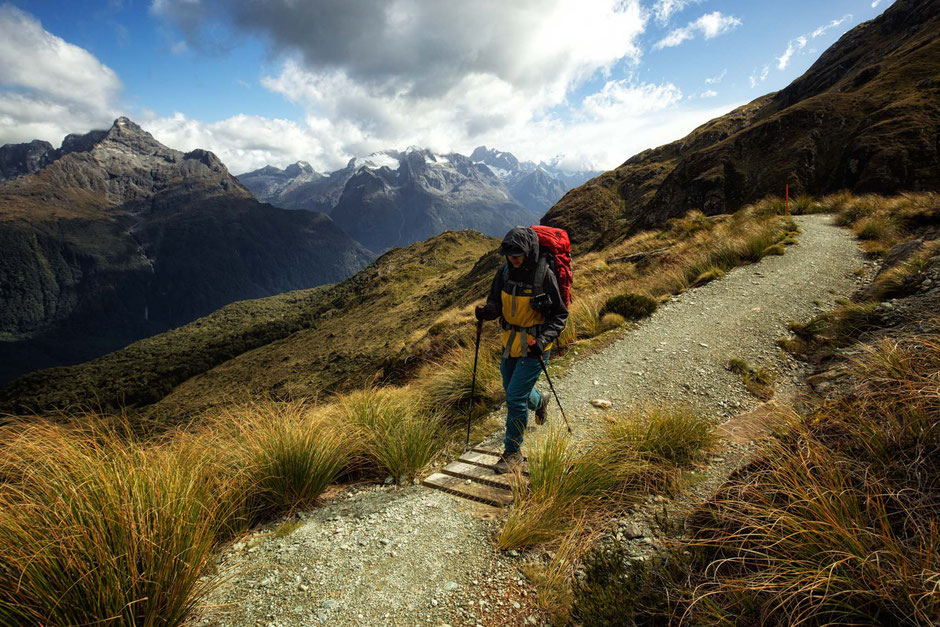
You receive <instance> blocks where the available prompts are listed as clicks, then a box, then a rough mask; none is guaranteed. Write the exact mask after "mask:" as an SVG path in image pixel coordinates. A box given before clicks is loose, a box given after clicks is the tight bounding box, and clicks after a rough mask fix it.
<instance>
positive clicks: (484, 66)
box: [151, 0, 648, 168]
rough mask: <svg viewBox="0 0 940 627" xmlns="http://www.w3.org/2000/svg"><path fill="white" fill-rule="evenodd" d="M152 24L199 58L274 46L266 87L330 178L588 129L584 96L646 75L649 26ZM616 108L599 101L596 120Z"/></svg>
mask: <svg viewBox="0 0 940 627" xmlns="http://www.w3.org/2000/svg"><path fill="white" fill-rule="evenodd" d="M151 12H152V13H153V14H154V15H157V16H160V17H161V18H163V19H164V20H166V21H168V22H169V23H170V24H172V25H174V26H175V27H176V28H177V29H178V31H179V34H180V35H182V37H183V40H184V41H187V42H189V44H190V48H191V49H193V50H198V49H200V48H199V46H200V45H201V44H200V41H201V40H204V39H207V38H210V39H211V38H212V37H213V36H216V35H217V34H218V33H220V32H222V33H224V32H226V31H229V32H231V33H233V34H234V36H237V37H244V36H245V35H246V34H247V35H249V36H258V37H261V38H262V39H263V41H265V42H267V44H268V46H269V48H270V52H271V58H272V64H271V67H273V68H274V69H273V70H271V71H268V73H267V75H265V76H262V78H261V80H260V84H261V85H262V86H263V87H264V88H265V89H268V90H269V91H271V92H273V93H276V94H279V95H281V96H283V97H284V98H285V99H287V100H288V101H290V102H292V103H294V104H296V105H297V106H298V107H300V108H301V109H302V110H303V111H304V113H305V117H304V122H303V126H304V128H305V129H306V132H308V133H310V134H312V135H313V136H315V137H316V138H317V141H318V142H320V145H321V149H322V150H321V151H320V152H319V156H320V163H321V166H320V167H328V168H335V167H339V166H341V165H345V162H346V161H347V160H348V159H349V157H350V156H355V155H362V154H368V152H371V151H373V150H377V149H383V148H389V147H401V146H402V142H404V145H405V146H407V145H408V144H411V143H417V144H420V145H425V146H428V147H430V148H433V149H441V150H449V149H452V148H453V147H455V146H465V147H466V146H469V148H470V149H472V148H473V147H474V145H476V143H484V142H483V141H482V138H490V140H492V138H493V137H497V138H498V137H502V136H504V135H505V133H511V132H520V133H521V131H520V129H522V128H523V127H527V126H529V125H533V124H539V123H541V124H548V125H549V126H552V127H554V124H555V123H556V122H557V123H558V124H559V125H561V126H563V125H564V124H563V123H562V122H560V121H558V119H560V118H558V116H561V118H564V117H567V116H572V115H589V114H588V113H587V112H586V111H578V107H580V105H581V103H580V100H581V99H582V98H583V96H582V95H578V96H576V95H575V94H576V93H577V90H578V89H579V88H580V87H582V86H583V85H585V84H586V82H587V81H588V79H591V78H595V79H596V78H601V79H606V78H607V77H609V75H610V73H611V72H612V71H613V70H614V69H615V66H616V68H623V67H624V66H625V67H628V68H629V67H630V66H632V65H635V64H637V63H638V62H639V60H640V57H641V51H640V48H639V46H638V44H637V40H638V37H639V35H640V34H641V33H642V32H643V31H644V29H645V26H646V20H647V19H648V18H647V16H646V13H645V12H644V11H643V10H642V8H641V6H640V2H639V0H598V1H595V2H591V3H583V2H580V1H579V0H518V1H515V2H504V1H503V0H479V1H478V2H469V3H468V2H459V3H458V2H440V0H390V1H389V2H387V3H384V4H380V5H376V4H375V3H362V2H347V1H346V0H321V1H318V2H296V1H293V0H271V1H269V2H265V3H259V2H257V1H256V0H231V1H228V2H222V1H221V0H155V1H154V2H153V4H152V5H151ZM207 33H209V34H208V35H207ZM213 33H214V34H215V35H212V34H213ZM621 88H622V89H625V87H623V86H621ZM615 96H616V93H615V88H613V87H611V88H608V91H607V92H606V93H602V94H601V95H598V96H597V98H595V100H594V101H592V103H593V104H592V105H591V106H593V107H594V109H593V111H594V113H597V114H598V115H600V114H602V112H603V111H604V110H605V109H604V106H605V104H606V105H609V104H610V103H607V102H606V101H604V100H603V99H604V98H605V97H608V98H613V97H615ZM610 106H611V107H613V105H610ZM624 106H625V105H624ZM644 106H645V105H644ZM556 118H558V119H556ZM522 134H524V133H522ZM475 142H476V143H475ZM497 143H498V144H499V145H503V146H507V144H506V143H505V142H497ZM305 158H306V160H308V161H311V162H315V161H316V159H315V158H311V157H305ZM247 161H249V160H248V159H245V160H244V162H245V163H247Z"/></svg>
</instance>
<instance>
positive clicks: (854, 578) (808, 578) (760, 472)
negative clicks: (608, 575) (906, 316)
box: [687, 334, 940, 625]
mask: <svg viewBox="0 0 940 627" xmlns="http://www.w3.org/2000/svg"><path fill="white" fill-rule="evenodd" d="M936 337H937V336H936V334H929V335H924V336H906V337H903V338H895V339H884V340H881V341H879V342H877V343H875V344H872V345H869V346H867V347H865V348H864V350H863V353H862V354H861V356H859V357H857V358H855V359H854V361H853V363H852V366H851V368H852V372H853V373H854V374H855V375H856V376H857V377H858V380H859V381H860V382H862V383H861V385H859V386H858V387H856V388H855V390H854V391H853V394H852V395H851V396H849V397H845V398H837V399H831V400H829V401H827V402H826V403H824V404H823V405H822V406H820V407H819V409H817V410H816V411H815V412H813V413H812V414H810V415H809V416H807V418H806V419H805V421H804V424H803V425H802V426H801V427H800V428H799V429H797V430H795V431H794V432H792V433H790V434H788V435H786V436H783V437H782V438H781V439H780V440H777V441H775V442H773V443H772V444H770V445H769V446H768V447H767V448H766V449H765V450H764V452H763V454H762V456H761V457H760V459H759V460H758V461H757V462H756V463H754V464H752V465H751V466H750V467H749V469H748V471H747V472H745V473H742V474H740V475H738V476H737V477H735V478H734V479H733V480H732V481H731V482H729V483H728V484H727V485H726V486H725V487H724V488H723V489H722V490H721V492H720V493H719V494H718V496H717V498H715V499H713V500H712V501H711V502H710V503H709V504H708V505H707V506H706V507H705V508H704V509H703V510H702V511H701V512H700V513H699V514H697V515H696V516H695V517H694V518H693V520H692V523H693V524H694V525H695V526H696V527H697V531H696V533H695V536H694V538H693V539H692V541H691V543H690V548H691V549H692V550H694V551H698V552H701V554H702V555H703V556H704V557H705V560H706V563H708V564H709V566H708V568H707V569H704V570H701V571H700V572H699V573H698V574H697V575H696V576H695V577H694V578H693V584H694V585H695V586H696V587H695V588H694V592H693V593H692V594H691V595H690V597H689V599H688V601H689V610H688V612H687V616H688V615H690V614H691V615H692V616H695V618H696V619H697V620H701V621H704V622H709V621H711V620H716V619H718V618H719V617H720V616H728V615H736V616H739V617H740V618H741V619H743V620H749V619H755V620H757V619H759V617H768V616H773V617H774V618H773V621H772V622H773V623H774V624H793V623H794V622H807V623H811V624H826V623H839V624H856V623H868V622H870V621H872V620H876V621H877V622H879V623H880V624H925V625H926V624H933V623H934V622H935V619H936V617H937V616H938V613H940V597H938V595H937V593H936V586H937V581H938V580H940V526H938V525H937V520H938V519H940V457H938V456H937V451H940V421H938V420H937V418H938V416H940V342H937V339H936Z"/></svg>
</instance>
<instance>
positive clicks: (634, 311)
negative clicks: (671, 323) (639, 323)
mask: <svg viewBox="0 0 940 627" xmlns="http://www.w3.org/2000/svg"><path fill="white" fill-rule="evenodd" d="M657 306H658V303H657V302H656V300H655V299H653V298H650V297H649V296H647V295H645V294H634V293H631V292H627V293H625V294H618V295H616V296H612V297H610V298H608V299H607V302H605V303H604V306H603V307H601V310H600V316H601V317H602V318H603V317H604V315H605V314H608V313H615V314H617V315H619V316H622V317H623V318H624V319H625V320H641V319H643V318H646V317H647V316H649V315H651V314H652V313H653V312H654V311H656V307H657Z"/></svg>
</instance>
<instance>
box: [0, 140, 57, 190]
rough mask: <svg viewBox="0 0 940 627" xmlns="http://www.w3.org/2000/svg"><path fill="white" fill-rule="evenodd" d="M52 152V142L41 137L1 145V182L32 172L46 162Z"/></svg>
mask: <svg viewBox="0 0 940 627" xmlns="http://www.w3.org/2000/svg"><path fill="white" fill-rule="evenodd" d="M51 152H53V150H52V144H50V143H49V142H45V141H42V140H41V139H34V140H33V141H31V142H29V143H28V144H6V145H4V146H0V182H2V181H8V180H10V179H12V178H16V177H18V176H23V175H24V174H32V173H33V172H35V171H36V170H38V169H39V168H41V167H42V166H43V165H45V164H46V155H48V154H49V153H51Z"/></svg>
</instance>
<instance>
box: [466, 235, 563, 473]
mask: <svg viewBox="0 0 940 627" xmlns="http://www.w3.org/2000/svg"><path fill="white" fill-rule="evenodd" d="M566 239H567V236H566ZM499 250H500V252H501V253H502V254H503V255H505V256H506V265H505V266H503V267H501V268H500V269H499V270H498V271H497V272H496V276H495V277H494V278H493V285H492V287H491V288H490V293H489V295H488V296H487V298H486V304H485V305H480V306H478V307H477V308H476V310H475V312H474V313H475V315H476V317H477V320H480V321H483V320H494V319H496V318H499V324H500V326H501V327H502V329H503V333H502V343H503V355H502V358H501V359H500V364H499V371H500V373H501V374H502V377H503V389H504V390H506V437H505V439H504V440H503V445H504V450H503V454H502V455H500V457H499V461H498V462H497V463H496V465H495V466H494V470H495V471H496V472H497V473H499V474H503V473H505V472H507V471H508V470H509V469H510V467H511V466H513V465H516V464H520V463H521V462H522V453H521V452H520V451H519V449H520V447H521V446H522V438H523V434H524V433H525V429H526V426H527V425H528V421H529V412H528V410H529V409H532V410H534V411H535V422H536V424H544V422H545V412H546V409H547V407H548V395H547V394H542V393H541V392H539V391H538V390H536V389H535V382H536V381H537V380H538V378H539V375H540V374H541V373H542V366H541V364H539V357H541V358H542V359H543V360H544V361H547V360H548V356H549V353H550V352H551V348H552V343H553V342H554V341H555V340H556V339H558V336H559V335H560V334H561V332H562V330H563V329H564V328H565V321H566V320H567V319H568V308H567V306H566V305H565V300H564V299H563V298H562V295H561V292H560V291H559V285H558V278H557V276H556V274H555V272H554V271H553V270H552V268H551V264H549V263H548V260H547V258H546V256H544V255H543V256H542V257H541V261H540V257H539V238H538V235H537V234H536V232H535V230H534V229H533V228H530V227H524V226H517V227H514V228H513V229H511V230H510V231H509V233H507V234H506V237H504V238H503V242H502V244H501V245H500V247H499ZM540 275H541V276H544V279H541V285H537V283H538V282H539V279H540Z"/></svg>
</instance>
